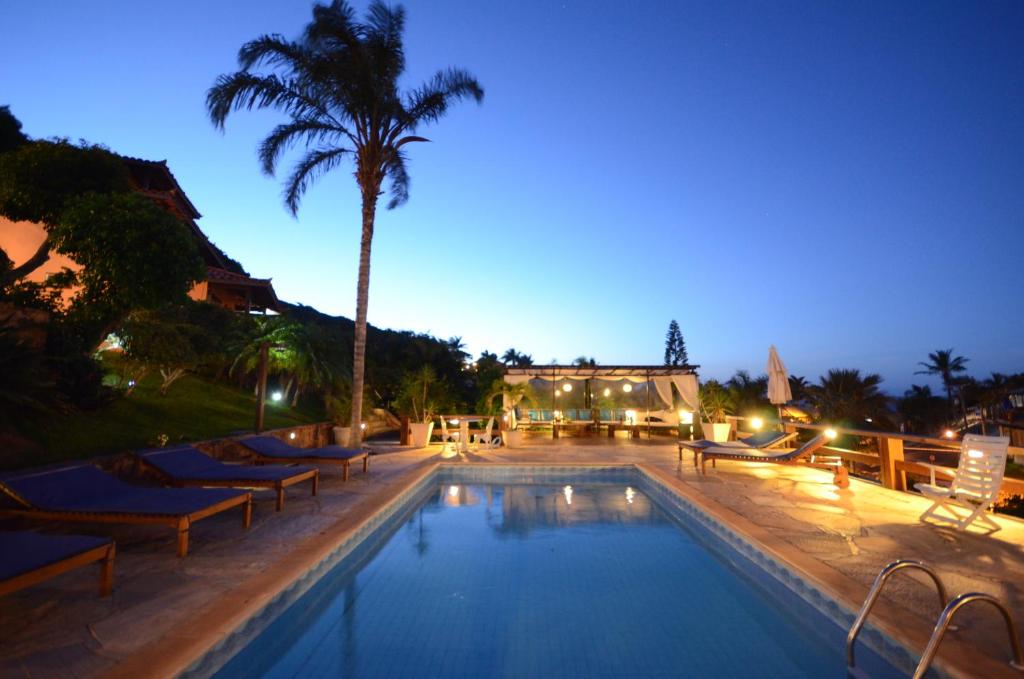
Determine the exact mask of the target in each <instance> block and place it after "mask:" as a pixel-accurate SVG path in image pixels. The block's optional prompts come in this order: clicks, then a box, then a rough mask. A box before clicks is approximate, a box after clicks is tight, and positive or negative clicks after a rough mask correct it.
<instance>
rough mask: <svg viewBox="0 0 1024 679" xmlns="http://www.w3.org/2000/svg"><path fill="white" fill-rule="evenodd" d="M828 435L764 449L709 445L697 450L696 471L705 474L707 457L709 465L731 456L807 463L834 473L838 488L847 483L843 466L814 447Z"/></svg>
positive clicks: (762, 460) (780, 462) (775, 461)
mask: <svg viewBox="0 0 1024 679" xmlns="http://www.w3.org/2000/svg"><path fill="white" fill-rule="evenodd" d="M828 440H829V436H827V435H826V434H819V435H817V436H815V437H814V438H812V439H811V440H810V441H808V442H807V443H805V444H803V445H802V446H800V447H799V448H793V449H765V448H741V447H737V446H712V447H710V448H705V449H704V450H702V451H700V473H701V474H706V473H707V468H706V466H705V465H706V464H707V461H708V460H711V466H712V467H714V466H715V461H716V460H733V461H743V462H771V463H773V464H804V465H807V466H809V467H817V468H821V469H828V470H829V471H832V472H833V474H834V477H833V481H834V483H835V484H836V485H837V486H839V487H840V488H846V487H847V486H849V485H850V479H849V476H848V475H847V471H846V467H844V466H843V465H842V464H841V461H840V460H839V459H838V458H835V457H829V458H828V459H827V460H825V461H823V460H822V458H821V456H816V455H815V451H817V450H819V449H821V448H822V447H823V446H824V445H825V444H826V443H828Z"/></svg>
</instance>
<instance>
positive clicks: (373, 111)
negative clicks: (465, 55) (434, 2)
mask: <svg viewBox="0 0 1024 679" xmlns="http://www.w3.org/2000/svg"><path fill="white" fill-rule="evenodd" d="M404 28H405V10H404V9H403V8H402V7H401V6H395V7H388V6H387V5H385V4H384V3H382V2H379V1H378V0H374V2H371V3H370V6H369V8H368V9H367V13H366V20H365V23H360V22H358V21H356V19H355V13H354V11H353V9H352V8H351V7H350V6H349V4H348V3H347V2H345V1H344V0H333V2H331V3H330V4H329V5H322V4H317V5H314V6H313V20H312V21H311V22H310V23H309V24H308V25H307V26H306V29H305V31H304V32H303V34H302V36H301V37H300V38H299V39H298V40H297V41H291V40H287V39H285V38H284V37H282V36H280V35H263V36H260V37H259V38H256V39H255V40H253V41H251V42H248V43H246V44H245V45H243V46H242V48H241V49H240V50H239V52H238V64H239V67H240V69H241V70H239V71H237V72H235V73H231V74H226V75H221V76H220V77H218V78H217V81H216V83H215V84H214V86H213V87H212V88H210V91H209V92H208V93H207V95H206V106H207V110H208V112H209V114H210V119H211V120H212V121H213V124H214V125H215V126H217V127H218V128H220V129H223V128H224V123H225V121H226V120H227V117H228V114H229V113H231V112H232V111H237V110H241V109H247V110H251V109H253V108H257V109H263V108H273V109H278V110H280V111H283V112H284V113H285V114H287V116H288V118H289V120H288V122H286V123H282V124H281V125H278V126H277V127H275V128H274V129H273V130H272V131H271V132H270V134H269V135H268V136H267V137H266V138H265V139H264V140H263V142H262V143H261V144H260V147H259V156H260V160H261V161H262V164H263V171H264V172H266V173H267V174H269V175H273V174H274V173H275V170H276V168H277V166H278V162H279V161H280V159H281V157H282V155H283V154H284V153H285V152H286V151H287V150H288V149H290V148H291V147H292V146H294V145H295V144H297V143H299V142H302V143H303V145H304V147H305V153H304V154H303V156H302V158H301V159H300V160H299V161H298V162H297V163H296V164H295V166H294V167H293V168H292V171H291V174H290V175H289V176H288V178H287V180H286V181H285V188H284V201H285V204H286V205H287V206H288V209H289V210H290V211H291V212H292V214H293V215H294V214H296V213H297V212H298V209H299V202H300V200H301V198H302V195H303V194H304V193H305V192H306V189H307V188H308V187H309V185H310V183H311V182H313V181H315V180H316V179H319V178H320V177H321V176H323V175H325V174H327V173H328V172H330V171H331V170H333V169H335V168H337V167H339V166H340V165H342V163H343V162H345V161H346V160H351V161H352V162H353V163H354V165H355V177H356V183H357V184H358V185H359V190H360V194H361V197H362V238H361V243H360V249H359V277H358V283H357V286H356V318H355V338H354V342H353V344H354V349H353V356H352V441H351V442H350V444H351V445H352V446H353V447H355V446H357V445H358V444H359V432H360V423H361V417H360V413H361V412H362V400H363V380H364V372H365V367H366V309H367V301H368V297H369V289H370V247H371V244H372V241H373V226H374V217H375V215H376V210H377V199H378V197H379V196H380V194H381V186H382V185H383V183H384V180H385V179H387V180H389V182H390V189H391V200H390V201H389V202H388V205H387V207H388V209H391V208H394V207H397V206H399V205H401V204H402V203H404V202H405V201H406V200H407V199H408V197H409V175H408V172H407V170H406V166H405V154H404V151H403V147H404V146H405V145H406V144H409V143H411V142H419V141H427V140H426V139H424V138H423V137H419V136H416V135H415V132H416V130H417V128H418V127H419V126H421V125H423V124H425V123H432V122H436V121H437V120H439V119H440V118H441V117H442V116H444V114H445V113H446V112H447V111H448V108H449V106H450V105H451V104H453V103H455V102H456V101H459V100H462V99H466V98H472V99H475V100H476V101H477V102H479V101H481V100H482V99H483V95H484V93H483V89H481V87H480V85H479V83H477V81H476V79H475V78H473V77H472V76H471V75H470V74H469V73H467V72H466V71H463V70H461V69H455V68H449V69H447V70H442V71H438V72H437V73H436V74H435V75H434V77H433V78H431V79H430V80H429V81H427V82H426V83H424V84H422V85H420V86H419V87H418V88H416V89H413V90H410V91H408V92H405V93H401V92H399V89H398V80H399V78H400V77H401V76H402V73H403V72H404V71H405V49H404V46H403V44H402V32H403V30H404ZM256 69H262V70H260V71H257V70H256Z"/></svg>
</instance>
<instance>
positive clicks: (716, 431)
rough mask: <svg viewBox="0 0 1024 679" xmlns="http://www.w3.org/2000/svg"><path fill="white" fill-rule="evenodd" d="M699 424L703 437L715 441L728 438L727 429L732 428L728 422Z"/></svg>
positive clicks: (718, 441) (719, 441)
mask: <svg viewBox="0 0 1024 679" xmlns="http://www.w3.org/2000/svg"><path fill="white" fill-rule="evenodd" d="M700 426H701V427H702V428H703V429H704V438H706V439H707V440H709V441H714V442H715V443H721V442H722V441H728V440H729V430H730V429H732V425H731V424H729V423H728V422H715V423H714V424H712V423H711V422H701V423H700Z"/></svg>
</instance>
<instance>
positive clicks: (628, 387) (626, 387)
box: [622, 382, 633, 394]
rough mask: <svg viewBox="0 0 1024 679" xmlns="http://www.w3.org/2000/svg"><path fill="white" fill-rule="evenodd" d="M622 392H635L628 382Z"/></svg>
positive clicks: (623, 386)
mask: <svg viewBox="0 0 1024 679" xmlns="http://www.w3.org/2000/svg"><path fill="white" fill-rule="evenodd" d="M622 391H624V392H626V393H627V394H628V393H629V392H631V391H633V385H632V384H630V383H629V382H626V383H625V384H623V385H622Z"/></svg>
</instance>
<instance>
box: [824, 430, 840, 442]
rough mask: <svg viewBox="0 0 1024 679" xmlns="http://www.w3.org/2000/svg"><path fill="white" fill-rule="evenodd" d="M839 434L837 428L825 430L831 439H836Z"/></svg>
mask: <svg viewBox="0 0 1024 679" xmlns="http://www.w3.org/2000/svg"><path fill="white" fill-rule="evenodd" d="M837 436H839V434H838V433H836V430H835V429H832V428H829V429H826V430H825V438H827V439H830V440H831V439H834V438H835V437H837Z"/></svg>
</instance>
